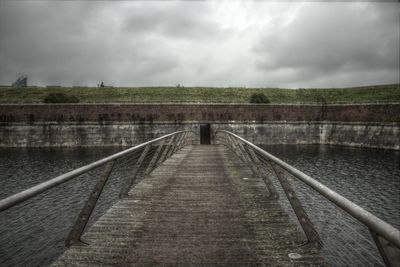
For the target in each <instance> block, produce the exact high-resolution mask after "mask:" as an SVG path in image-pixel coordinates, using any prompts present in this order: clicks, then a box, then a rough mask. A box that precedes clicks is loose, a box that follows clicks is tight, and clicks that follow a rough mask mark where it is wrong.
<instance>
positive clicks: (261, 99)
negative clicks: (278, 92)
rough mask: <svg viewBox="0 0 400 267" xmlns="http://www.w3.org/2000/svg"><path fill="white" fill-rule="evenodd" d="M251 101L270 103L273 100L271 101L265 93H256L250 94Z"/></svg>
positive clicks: (254, 102)
mask: <svg viewBox="0 0 400 267" xmlns="http://www.w3.org/2000/svg"><path fill="white" fill-rule="evenodd" d="M250 103H253V104H269V103H271V101H269V99H268V97H267V96H266V95H265V94H263V93H254V94H252V95H251V96H250Z"/></svg>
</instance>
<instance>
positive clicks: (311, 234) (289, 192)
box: [270, 162, 323, 248]
mask: <svg viewBox="0 0 400 267" xmlns="http://www.w3.org/2000/svg"><path fill="white" fill-rule="evenodd" d="M270 164H271V166H272V169H273V170H274V172H275V174H276V177H277V178H278V180H279V183H280V184H281V185H282V188H283V191H284V192H285V194H286V197H287V198H288V200H289V203H290V205H291V206H292V209H293V211H294V213H295V214H296V217H297V219H298V221H299V223H300V225H301V227H302V228H303V231H304V233H305V235H306V237H307V239H308V244H312V245H316V246H318V247H319V248H321V247H322V246H323V243H322V240H321V238H320V237H319V235H318V232H317V231H316V230H315V228H314V225H313V223H312V222H311V220H310V219H309V217H308V215H307V213H306V211H305V210H304V208H303V206H302V205H301V202H300V200H299V199H298V198H297V195H296V193H295V192H294V190H293V189H292V187H291V186H290V183H289V181H288V180H287V178H286V175H287V174H286V173H285V172H284V171H283V170H282V169H281V167H279V166H278V165H276V164H275V163H274V162H270Z"/></svg>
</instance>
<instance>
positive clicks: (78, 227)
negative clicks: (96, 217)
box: [65, 160, 115, 247]
mask: <svg viewBox="0 0 400 267" xmlns="http://www.w3.org/2000/svg"><path fill="white" fill-rule="evenodd" d="M114 163H115V160H113V161H111V162H109V163H108V164H107V165H106V169H105V172H104V174H103V175H102V176H101V178H100V179H99V180H98V181H97V184H96V186H95V187H94V188H93V191H92V193H91V194H90V196H89V198H88V199H87V200H86V203H85V205H84V206H83V208H82V210H81V212H80V213H79V215H78V218H77V220H76V221H75V223H74V225H73V227H72V229H71V231H70V232H69V235H68V237H67V239H66V240H65V245H66V246H67V247H69V246H71V245H84V244H86V243H84V242H82V240H81V236H82V234H83V231H84V230H85V227H86V225H87V223H88V221H89V218H90V215H91V214H92V212H93V210H94V208H95V206H96V203H97V201H98V199H99V197H100V194H101V192H102V191H103V188H104V185H105V184H106V182H107V180H108V177H110V174H111V172H112V169H113V167H114Z"/></svg>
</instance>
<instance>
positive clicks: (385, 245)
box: [369, 229, 400, 267]
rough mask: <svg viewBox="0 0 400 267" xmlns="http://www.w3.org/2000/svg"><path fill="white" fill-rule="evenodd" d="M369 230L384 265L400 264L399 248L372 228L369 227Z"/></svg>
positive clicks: (390, 266)
mask: <svg viewBox="0 0 400 267" xmlns="http://www.w3.org/2000/svg"><path fill="white" fill-rule="evenodd" d="M369 231H370V232H371V235H372V237H373V239H374V241H375V244H376V247H377V248H378V250H379V253H380V254H381V256H382V259H383V262H384V263H385V265H386V266H388V267H395V266H400V249H399V248H397V247H396V246H394V245H393V244H392V243H391V242H390V241H388V240H386V239H385V238H383V237H382V236H380V235H378V234H377V233H376V232H374V231H373V230H372V229H369Z"/></svg>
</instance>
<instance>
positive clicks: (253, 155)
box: [245, 144, 279, 199]
mask: <svg viewBox="0 0 400 267" xmlns="http://www.w3.org/2000/svg"><path fill="white" fill-rule="evenodd" d="M246 147H247V144H245V148H246ZM247 150H248V151H249V155H250V157H251V158H252V159H253V161H254V162H255V164H256V167H257V170H258V172H259V175H260V177H261V178H262V179H263V181H264V183H265V185H266V186H267V189H268V191H269V193H270V195H269V197H270V198H272V199H278V198H279V194H278V192H277V191H276V189H275V186H274V185H273V184H272V182H271V180H270V179H269V177H268V176H267V174H266V172H265V171H263V167H262V163H261V161H260V159H259V158H258V157H257V155H256V153H254V150H253V149H252V148H251V147H249V148H248V149H247Z"/></svg>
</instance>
